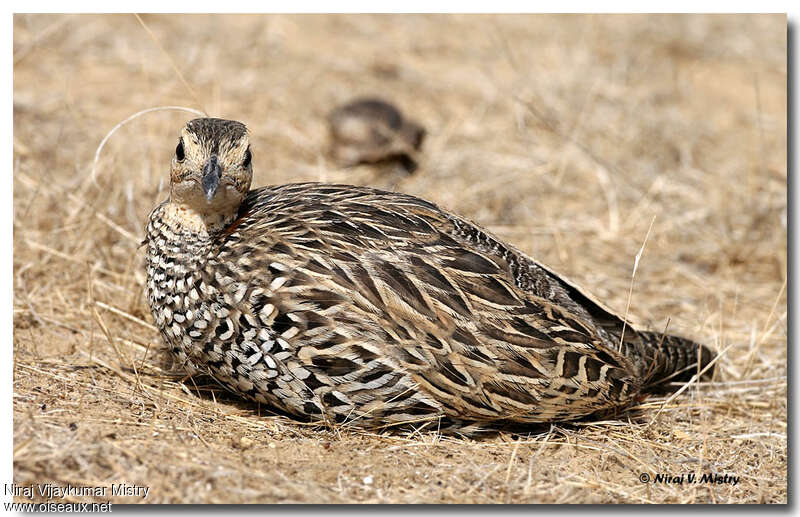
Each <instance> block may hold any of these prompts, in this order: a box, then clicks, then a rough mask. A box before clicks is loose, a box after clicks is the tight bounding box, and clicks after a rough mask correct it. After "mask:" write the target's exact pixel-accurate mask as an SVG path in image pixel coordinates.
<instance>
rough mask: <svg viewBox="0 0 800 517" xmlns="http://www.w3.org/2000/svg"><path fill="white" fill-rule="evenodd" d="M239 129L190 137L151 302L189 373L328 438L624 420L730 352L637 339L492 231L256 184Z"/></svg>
mask: <svg viewBox="0 0 800 517" xmlns="http://www.w3.org/2000/svg"><path fill="white" fill-rule="evenodd" d="M252 160H253V154H252V151H251V145H250V137H249V132H248V130H247V128H246V126H245V125H244V124H242V123H240V122H236V121H230V120H223V119H216V118H199V119H194V120H191V121H189V122H188V123H186V125H185V127H184V128H183V129H182V131H181V133H180V137H179V141H178V144H177V147H176V149H175V153H174V156H173V158H172V162H171V168H170V187H169V197H168V199H167V200H165V201H164V202H162V203H160V204H158V205H157V206H156V207H155V208H154V209H153V210H152V212H151V213H150V215H149V218H148V222H147V226H146V238H145V240H144V241H143V245H144V246H146V253H145V254H146V261H145V262H146V292H147V300H148V303H149V306H150V309H151V311H152V315H153V318H154V320H155V323H156V326H157V327H158V329H159V331H160V333H161V336H162V337H163V340H164V341H165V343H166V345H167V348H168V349H169V350H170V352H171V354H172V355H173V356H174V357H175V358H176V360H177V362H178V363H179V364H180V365H182V366H183V367H185V368H186V369H187V370H188V372H189V373H190V374H196V373H203V374H207V375H210V376H211V377H213V378H214V379H215V380H216V381H217V382H219V383H220V384H221V385H223V386H225V387H226V388H227V389H228V390H230V391H231V392H233V393H235V394H237V395H238V396H240V397H242V398H244V399H248V400H250V401H255V402H259V403H263V404H266V405H268V406H270V407H273V408H275V409H276V410H280V411H281V412H284V413H288V414H289V415H292V416H293V417H295V418H298V419H301V420H304V421H308V422H319V423H320V424H322V425H331V426H337V425H342V426H353V427H359V428H372V429H385V428H390V427H394V426H408V425H410V426H412V427H414V426H417V427H414V428H415V429H419V428H427V427H426V426H436V428H437V429H440V430H442V429H447V430H453V432H459V431H458V430H459V429H471V430H486V429H495V428H498V427H500V426H502V425H505V424H509V423H510V424H520V425H528V424H537V423H538V424H541V423H548V422H549V423H553V422H561V421H570V420H577V419H581V418H587V417H592V415H599V414H604V413H605V412H609V411H611V412H615V411H618V410H620V409H624V408H625V407H626V406H628V405H629V404H630V403H631V402H633V401H636V400H640V397H643V396H646V395H647V394H649V393H652V392H654V390H657V389H658V388H659V387H664V386H666V385H667V384H668V383H670V382H678V383H680V382H684V383H685V382H687V381H689V380H691V379H692V378H693V377H694V376H695V375H697V374H699V373H702V375H700V376H699V378H700V379H708V378H710V376H711V374H712V372H713V368H711V367H712V366H713V364H711V362H712V361H713V360H714V357H715V354H714V352H712V351H711V350H710V349H709V348H708V347H706V346H703V345H700V344H698V343H696V342H694V341H692V340H689V339H686V338H683V337H679V336H673V335H666V334H663V333H659V332H651V331H646V330H639V329H636V328H635V327H633V326H631V325H630V324H628V323H627V321H625V320H624V319H623V318H622V317H620V316H618V315H616V314H615V313H613V312H612V311H611V310H610V309H607V308H605V307H604V306H603V305H601V303H600V302H598V301H595V300H594V299H593V298H592V297H591V296H590V295H588V294H587V293H585V292H584V291H583V290H581V289H580V288H579V287H578V286H577V285H576V284H574V283H572V282H570V281H569V280H567V279H565V278H564V277H562V276H560V275H558V274H557V273H556V272H554V271H553V270H552V269H550V268H549V267H547V266H545V265H543V264H541V263H539V262H537V261H536V260H534V259H532V258H530V257H529V256H527V255H526V254H525V253H523V252H522V251H520V250H518V249H517V248H515V247H513V246H512V245H510V244H507V243H505V242H503V241H501V240H500V239H499V238H498V237H496V236H494V235H492V234H491V233H490V232H489V231H487V230H485V229H483V228H481V227H480V226H478V225H477V224H475V223H472V222H470V221H468V220H467V219H465V218H463V217H460V216H458V215H456V214H453V213H451V212H448V211H447V210H445V209H442V208H440V207H439V206H437V205H436V204H434V203H432V202H429V201H426V200H424V199H421V198H419V197H415V196H411V195H407V194H403V193H398V192H384V191H380V190H377V189H374V188H370V187H365V186H353V185H341V184H328V183H291V184H284V185H275V186H265V187H261V188H255V189H251V188H250V186H251V182H252V177H253V163H252Z"/></svg>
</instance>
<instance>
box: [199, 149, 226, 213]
mask: <svg viewBox="0 0 800 517" xmlns="http://www.w3.org/2000/svg"><path fill="white" fill-rule="evenodd" d="M220 177H222V167H220V166H219V162H218V161H217V155H216V154H212V155H211V158H209V159H208V161H207V162H206V164H205V165H203V181H202V184H203V192H205V194H206V199H207V200H208V201H209V202H210V201H211V200H212V199H214V194H216V193H217V187H219V179H220Z"/></svg>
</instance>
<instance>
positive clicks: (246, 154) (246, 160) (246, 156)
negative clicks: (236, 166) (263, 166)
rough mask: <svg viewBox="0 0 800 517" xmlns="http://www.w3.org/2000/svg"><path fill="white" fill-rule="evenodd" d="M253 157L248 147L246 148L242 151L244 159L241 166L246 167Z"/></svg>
mask: <svg viewBox="0 0 800 517" xmlns="http://www.w3.org/2000/svg"><path fill="white" fill-rule="evenodd" d="M252 159H253V155H252V153H250V148H249V147H248V148H247V151H245V152H244V161H243V162H242V167H248V166H249V165H250V160H252Z"/></svg>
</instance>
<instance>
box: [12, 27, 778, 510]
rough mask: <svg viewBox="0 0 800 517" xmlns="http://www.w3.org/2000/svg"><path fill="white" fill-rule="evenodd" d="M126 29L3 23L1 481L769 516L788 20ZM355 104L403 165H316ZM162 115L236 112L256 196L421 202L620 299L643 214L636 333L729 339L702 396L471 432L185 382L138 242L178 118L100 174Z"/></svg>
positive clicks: (218, 495)
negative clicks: (6, 168)
mask: <svg viewBox="0 0 800 517" xmlns="http://www.w3.org/2000/svg"><path fill="white" fill-rule="evenodd" d="M143 21H144V23H145V24H146V25H147V27H148V28H149V30H150V31H152V37H151V35H150V34H149V33H148V32H147V30H145V29H144V28H143V27H142V25H141V24H140V23H139V22H138V21H137V19H136V18H135V17H134V16H132V15H107V16H80V15H69V16H44V15H34V16H30V15H17V16H15V17H14V164H13V166H14V252H13V253H14V358H15V362H14V447H15V460H14V475H15V481H16V482H17V483H22V484H28V483H33V482H40V483H48V482H49V483H58V484H62V485H63V484H71V485H85V486H110V484H111V483H119V482H122V481H125V482H128V483H135V484H137V485H146V486H149V487H151V491H150V495H149V497H148V498H147V499H146V500H144V502H277V501H280V502H397V503H402V502H432V503H436V502H464V503H469V502H480V503H485V502H512V503H521V502H559V503H562V502H614V501H619V502H633V503H638V502H785V501H786V497H787V496H786V468H787V467H786V465H787V461H786V342H787V338H786V333H787V326H786V296H785V293H784V289H783V286H784V283H785V279H786V258H787V248H786V86H785V85H786V18H785V16H753V15H747V16H645V15H640V16H540V15H531V16H522V15H514V16H450V15H448V16H353V15H350V16H251V15H247V16H245V15H241V16H201V15H191V16H186V15H175V16H143ZM176 69H177V70H178V71H180V73H181V74H182V75H183V77H184V78H185V82H184V81H183V80H181V78H180V77H179V75H178V73H177V72H176ZM356 94H379V95H382V96H384V97H386V98H388V99H391V100H393V101H394V102H396V103H397V104H398V106H400V107H401V108H402V109H403V110H404V111H405V112H406V113H407V114H409V115H410V116H412V117H414V118H416V119H418V120H419V121H420V122H422V123H423V124H424V125H425V126H426V127H427V129H428V132H429V139H428V140H427V141H426V143H425V149H424V151H425V153H424V159H423V161H422V164H421V167H420V169H419V170H418V172H417V173H416V174H414V175H411V176H406V175H404V174H401V173H399V172H397V171H394V170H391V169H386V168H383V169H381V168H377V169H376V168H371V167H357V168H355V169H349V170H337V169H336V167H335V166H334V165H333V164H332V163H330V162H329V160H328V159H327V158H326V156H325V146H326V126H325V123H324V116H325V114H326V113H327V112H328V111H329V110H330V109H331V108H332V107H334V106H335V105H336V104H337V103H339V102H342V101H345V100H348V99H349V98H350V97H351V96H353V95H356ZM166 105H181V106H187V107H191V108H194V109H203V110H205V111H206V112H207V113H209V114H210V115H213V116H221V117H225V118H234V119H239V120H242V121H243V122H245V123H246V124H247V125H248V126H249V127H250V130H251V132H252V134H253V137H254V145H253V147H254V164H255V170H256V177H255V182H254V185H263V184H269V183H284V182H291V181H308V180H326V181H337V182H348V183H357V184H370V185H375V186H378V187H382V188H386V189H395V190H400V191H403V192H408V193H411V194H414V195H418V196H422V197H425V198H427V199H430V200H432V201H435V202H437V203H438V204H440V205H442V206H444V207H446V208H448V209H450V210H452V211H455V212H457V213H459V214H462V215H464V216H466V217H468V218H470V219H473V220H475V221H477V222H479V223H480V224H482V225H484V226H487V227H489V228H490V229H491V230H492V231H494V232H496V233H497V234H498V235H500V236H501V237H502V238H504V239H506V240H508V241H510V242H512V243H514V244H515V245H517V246H518V247H520V248H521V249H522V250H524V251H526V252H528V253H530V254H531V255H532V256H534V257H536V258H538V259H539V260H541V261H543V262H544V263H546V264H549V265H550V266H552V267H553V268H555V269H557V270H559V271H561V272H563V273H564V274H566V275H567V276H569V277H570V278H572V279H573V280H575V281H577V282H579V283H580V284H582V285H584V286H585V287H586V288H587V289H588V290H589V291H591V292H592V293H594V294H595V295H596V296H597V297H598V298H600V299H601V300H603V301H605V302H606V303H607V304H608V305H610V306H611V307H613V308H615V309H616V310H618V311H620V312H624V310H625V306H626V303H627V298H628V292H629V289H630V287H631V271H632V267H633V263H634V257H635V255H636V253H637V252H638V251H639V249H640V247H641V246H642V242H643V240H644V237H645V234H646V233H647V230H648V228H649V227H650V224H651V222H652V221H653V218H654V217H655V222H654V223H653V229H652V233H651V235H650V237H649V239H648V240H647V245H646V248H645V252H644V255H643V257H642V260H641V262H640V264H639V267H638V270H637V272H636V277H635V282H634V284H633V295H632V300H631V307H630V315H631V318H632V319H633V320H634V321H635V322H636V323H638V324H640V325H642V326H645V327H650V328H653V329H658V330H662V329H663V328H664V327H665V326H666V325H667V322H668V321H669V329H670V330H671V331H674V332H677V333H681V334H684V335H686V336H689V337H692V338H694V339H696V340H698V341H702V342H704V343H707V344H708V345H709V346H711V347H712V348H714V349H715V350H717V351H720V352H723V351H724V355H723V356H722V358H721V359H720V362H719V364H718V366H719V368H718V372H717V374H716V375H715V381H714V382H713V383H711V384H708V385H705V386H702V387H698V386H692V387H690V388H689V389H688V390H687V391H685V392H684V393H683V394H682V395H681V396H679V397H677V398H675V399H674V400H669V401H667V400H666V398H664V397H662V398H655V397H653V398H650V399H648V400H646V401H644V402H642V403H641V404H640V405H638V406H636V407H634V408H631V409H630V410H628V411H625V412H623V413H621V414H620V415H619V416H618V419H615V420H609V421H603V422H592V421H586V422H581V423H578V424H572V425H566V424H559V425H555V426H552V428H550V427H547V428H545V430H544V432H541V430H536V431H535V432H532V434H531V435H530V436H523V437H521V438H517V437H514V436H511V435H506V434H501V435H496V436H493V437H490V438H487V439H485V440H483V441H479V442H476V441H473V440H469V439H458V438H450V437H441V436H438V435H436V434H431V433H423V434H416V435H410V436H409V435H397V434H394V435H393V434H381V435H379V434H374V433H369V432H364V431H358V430H353V429H349V428H346V429H334V430H329V429H324V428H319V427H315V426H309V425H306V424H303V423H300V422H297V421H294V420H291V419H288V418H285V417H280V416H278V417H276V416H269V411H268V408H263V407H261V408H259V407H257V406H254V405H251V404H247V403H243V402H238V401H236V400H235V399H232V398H231V397H230V396H228V395H227V394H225V393H223V392H221V391H220V390H219V389H218V388H217V387H216V386H214V385H213V384H208V383H207V382H206V381H204V380H203V379H197V380H195V381H194V382H193V381H192V380H186V381H185V382H182V381H181V378H182V375H181V373H180V372H176V371H171V370H170V362H169V359H168V358H167V356H166V354H165V353H164V350H163V346H162V343H161V340H160V338H159V336H158V334H157V332H155V331H154V329H153V328H152V327H151V326H150V322H151V321H152V320H151V317H150V314H149V312H148V310H147V307H146V303H145V302H144V301H143V299H142V281H143V272H142V269H141V258H142V254H141V251H138V252H137V249H138V244H139V242H140V240H141V238H142V235H143V225H144V221H145V219H146V217H147V214H148V212H149V210H150V209H151V208H152V207H153V206H154V205H155V203H156V202H158V201H160V200H161V199H163V198H164V197H165V190H164V189H165V182H166V181H167V171H168V164H169V160H170V158H171V155H172V152H173V150H174V148H175V144H176V142H177V135H178V131H179V129H180V127H181V125H182V124H183V123H184V122H185V121H186V120H188V119H189V118H192V115H191V114H189V113H185V112H175V111H168V112H164V111H162V112H153V113H148V114H145V115H142V116H140V117H138V118H136V119H134V120H133V121H132V122H131V123H129V124H127V125H125V126H123V127H122V128H120V129H119V130H118V131H117V132H116V133H114V134H113V136H111V138H110V139H109V141H108V144H107V145H106V146H105V148H104V149H103V150H102V153H101V155H100V160H99V163H98V165H99V166H98V169H97V178H96V182H95V181H93V180H92V177H91V174H90V171H91V168H92V163H93V159H94V155H95V151H96V149H97V147H98V144H99V143H100V141H101V140H102V138H103V137H104V136H105V135H106V134H107V133H108V132H109V131H110V130H111V129H112V128H113V127H114V126H115V125H116V124H118V123H119V122H121V121H123V120H124V119H126V118H127V117H129V116H130V115H132V114H134V113H136V112H138V111H139V110H143V109H146V108H150V107H155V106H166ZM641 473H648V474H650V475H651V476H655V475H656V474H657V473H662V474H671V475H680V474H688V473H699V474H702V473H720V474H724V473H729V474H734V475H737V476H741V480H740V482H739V484H738V485H736V486H731V485H716V486H708V485H692V486H686V485H683V486H680V485H667V484H653V483H651V484H642V483H640V482H639V475H640V474H641ZM365 478H366V480H365ZM370 481H371V482H370ZM78 499H80V498H78ZM68 500H69V499H68ZM112 500H113V501H115V502H140V501H142V499H141V498H135V497H128V498H125V497H117V498H113V499H112Z"/></svg>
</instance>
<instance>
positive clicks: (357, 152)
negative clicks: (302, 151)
mask: <svg viewBox="0 0 800 517" xmlns="http://www.w3.org/2000/svg"><path fill="white" fill-rule="evenodd" d="M328 128H329V130H330V148H329V154H330V155H331V157H332V158H333V160H334V161H335V162H337V163H338V164H339V165H340V166H341V167H352V166H354V165H358V164H362V163H370V164H375V163H382V162H398V163H399V164H400V165H401V166H402V167H403V168H404V169H405V171H406V172H408V173H412V172H414V171H415V170H416V169H417V167H418V163H417V162H418V155H419V152H420V149H421V147H422V142H423V141H424V140H425V135H426V131H425V129H424V128H423V127H422V126H421V125H419V124H418V123H417V122H414V121H412V120H408V119H406V118H405V117H404V116H403V114H402V113H401V112H400V110H398V109H397V108H396V107H395V106H393V105H392V104H391V103H389V102H387V101H385V100H383V99H379V98H376V97H363V98H357V99H354V100H352V101H350V102H348V103H346V104H344V105H341V106H339V107H337V108H336V109H334V110H333V111H331V112H330V114H329V115H328Z"/></svg>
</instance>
